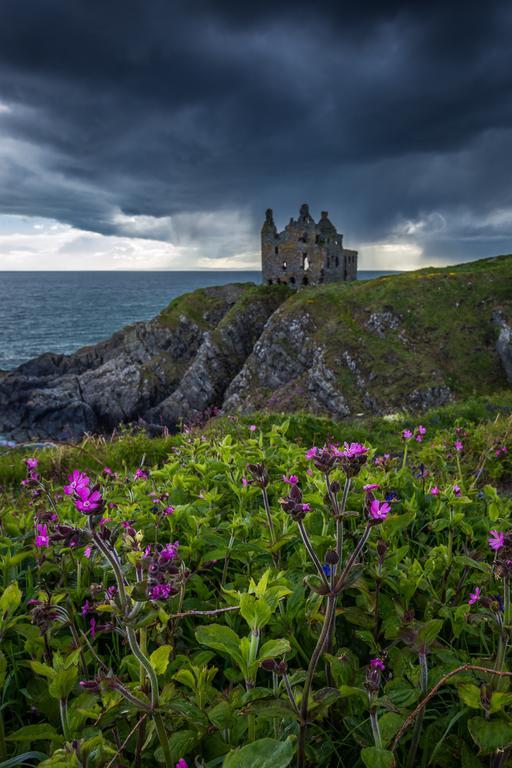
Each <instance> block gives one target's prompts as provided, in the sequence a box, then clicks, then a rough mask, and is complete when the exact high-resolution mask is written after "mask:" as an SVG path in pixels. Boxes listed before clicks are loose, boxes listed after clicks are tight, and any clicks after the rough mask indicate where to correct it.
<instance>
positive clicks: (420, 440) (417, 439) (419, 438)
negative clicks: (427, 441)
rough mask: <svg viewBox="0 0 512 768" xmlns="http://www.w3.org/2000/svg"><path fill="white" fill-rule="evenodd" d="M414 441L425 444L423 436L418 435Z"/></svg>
mask: <svg viewBox="0 0 512 768" xmlns="http://www.w3.org/2000/svg"><path fill="white" fill-rule="evenodd" d="M414 439H415V440H416V442H417V443H422V442H423V435H416V436H415V438H414Z"/></svg>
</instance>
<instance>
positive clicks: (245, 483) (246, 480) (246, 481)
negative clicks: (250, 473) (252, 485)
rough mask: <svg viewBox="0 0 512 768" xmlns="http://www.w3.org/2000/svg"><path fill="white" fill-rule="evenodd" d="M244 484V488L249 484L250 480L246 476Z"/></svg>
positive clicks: (243, 478) (243, 480) (243, 479)
mask: <svg viewBox="0 0 512 768" xmlns="http://www.w3.org/2000/svg"><path fill="white" fill-rule="evenodd" d="M242 485H243V486H244V488H245V487H246V486H248V485H249V481H248V479H247V478H246V477H242Z"/></svg>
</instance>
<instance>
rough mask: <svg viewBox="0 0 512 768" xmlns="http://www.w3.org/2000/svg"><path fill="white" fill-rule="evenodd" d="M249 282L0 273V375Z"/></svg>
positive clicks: (365, 275)
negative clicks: (177, 303)
mask: <svg viewBox="0 0 512 768" xmlns="http://www.w3.org/2000/svg"><path fill="white" fill-rule="evenodd" d="M387 274H391V273H390V272H377V271H367V272H364V271H360V272H359V275H358V276H359V279H360V280H368V279H371V278H375V277H380V276H382V275H387ZM251 282H252V283H261V272H256V271H255V272H236V271H228V270H222V271H202V272H171V271H166V272H141V271H139V272H1V271H0V371H8V370H10V369H12V368H15V367H16V366H18V365H20V364H21V363H24V362H26V361H27V360H30V359H31V358H32V357H36V356H37V355H40V354H41V353H43V352H60V353H64V354H68V353H70V352H74V351H75V350H76V349H79V348H80V347H83V346H86V345H88V344H94V343H96V342H97V341H101V340H102V339H107V338H108V337H109V336H111V335H112V334H113V333H114V332H115V331H117V330H119V329H120V328H122V327H123V326H124V325H128V324H129V323H133V322H135V321H138V320H150V319H151V318H152V317H155V315H157V314H158V313H159V312H160V311H161V310H162V309H163V308H164V307H165V306H166V305H167V304H168V303H169V302H170V301H172V299H174V298H176V296H180V295H181V294H183V293H187V292H188V291H193V290H195V289H196V288H206V287H207V286H210V285H223V284H224V283H251Z"/></svg>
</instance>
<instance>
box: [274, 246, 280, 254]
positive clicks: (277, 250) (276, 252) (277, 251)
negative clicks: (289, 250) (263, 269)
mask: <svg viewBox="0 0 512 768" xmlns="http://www.w3.org/2000/svg"><path fill="white" fill-rule="evenodd" d="M274 253H275V254H276V256H277V254H278V253H279V248H278V247H277V245H276V246H275V248H274Z"/></svg>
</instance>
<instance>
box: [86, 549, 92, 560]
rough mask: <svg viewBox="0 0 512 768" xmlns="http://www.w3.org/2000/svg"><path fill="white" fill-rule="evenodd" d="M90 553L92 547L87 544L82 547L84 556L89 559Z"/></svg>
mask: <svg viewBox="0 0 512 768" xmlns="http://www.w3.org/2000/svg"><path fill="white" fill-rule="evenodd" d="M91 554H92V547H91V546H88V547H86V548H85V549H84V556H85V557H86V558H87V559H89V558H90V556H91Z"/></svg>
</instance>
